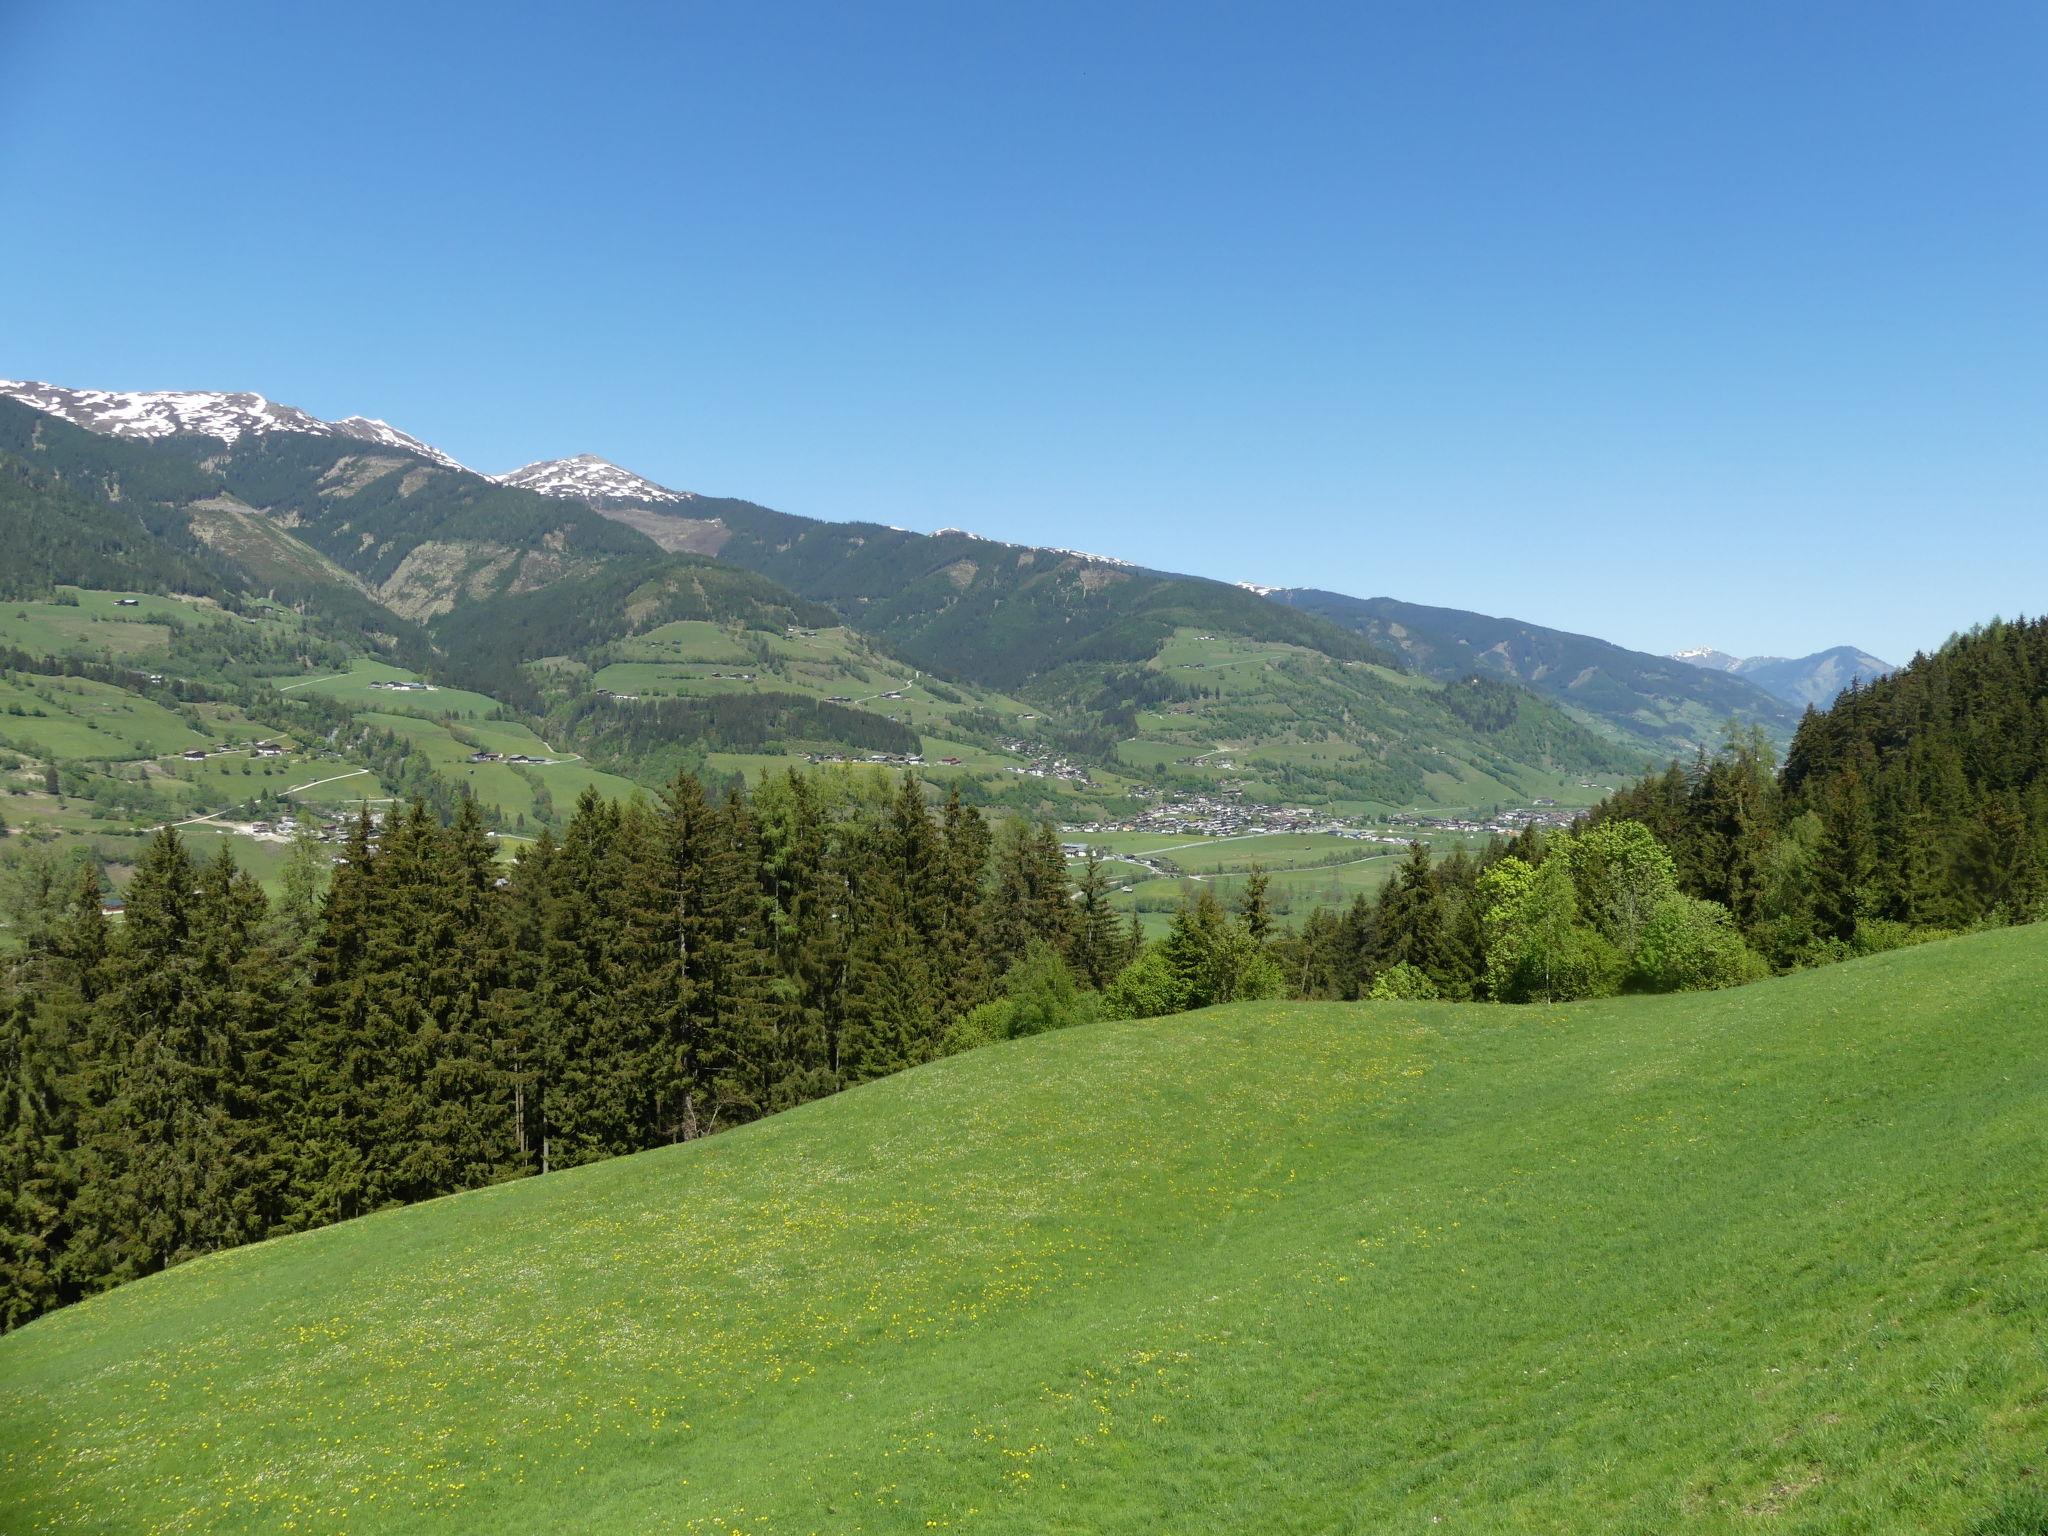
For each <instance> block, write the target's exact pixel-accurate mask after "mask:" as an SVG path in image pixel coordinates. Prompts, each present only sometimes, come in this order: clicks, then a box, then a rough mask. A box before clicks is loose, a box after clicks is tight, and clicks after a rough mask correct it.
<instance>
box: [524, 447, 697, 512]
mask: <svg viewBox="0 0 2048 1536" xmlns="http://www.w3.org/2000/svg"><path fill="white" fill-rule="evenodd" d="M492 478H494V479H495V480H497V482H498V483H499V484H500V485H516V486H518V487H519V488H520V489H521V490H526V491H538V492H539V493H540V494H541V495H543V496H554V497H558V498H560V499H561V500H563V501H581V502H586V503H588V504H589V505H591V506H600V505H619V504H623V503H630V504H632V505H634V506H642V507H645V506H657V507H659V506H673V505H678V504H680V503H682V502H686V501H695V500H696V499H697V493H696V492H695V491H675V490H670V489H669V488H668V487H667V486H665V485H658V484H656V483H655V482H654V481H652V480H649V479H648V478H647V477H646V476H645V475H636V474H634V473H633V472H632V471H631V470H630V469H624V468H621V467H620V466H619V465H617V464H614V463H612V461H611V460H610V459H602V458H599V457H598V456H597V455H596V454H594V453H579V454H577V455H576V456H575V457H574V458H569V459H540V460H536V461H535V462H534V463H532V464H523V465H521V466H520V467H519V468H518V469H515V470H513V471H511V472H510V473H509V474H503V475H496V476H493V477H492Z"/></svg>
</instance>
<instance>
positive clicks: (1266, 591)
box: [1237, 581, 1286, 597]
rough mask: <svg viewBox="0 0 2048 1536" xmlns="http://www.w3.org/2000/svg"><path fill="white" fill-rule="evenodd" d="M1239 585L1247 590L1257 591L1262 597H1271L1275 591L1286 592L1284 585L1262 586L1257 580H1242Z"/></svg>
mask: <svg viewBox="0 0 2048 1536" xmlns="http://www.w3.org/2000/svg"><path fill="white" fill-rule="evenodd" d="M1237 585H1238V586H1240V587H1243V588H1244V589H1245V591H1247V592H1256V593H1257V594H1258V595H1259V596H1260V597H1271V596H1272V595H1273V594H1274V593H1275V592H1284V591H1285V590H1286V588H1284V587H1262V586H1260V585H1259V584H1258V583H1257V582H1256V581H1240V582H1238V583H1237Z"/></svg>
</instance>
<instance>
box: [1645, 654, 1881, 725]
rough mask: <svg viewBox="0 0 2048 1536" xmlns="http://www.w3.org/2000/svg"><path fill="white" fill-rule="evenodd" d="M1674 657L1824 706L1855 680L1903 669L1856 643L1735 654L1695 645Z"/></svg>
mask: <svg viewBox="0 0 2048 1536" xmlns="http://www.w3.org/2000/svg"><path fill="white" fill-rule="evenodd" d="M1671 659H1672V660H1673V661H1683V662H1689V663H1690V664H1692V665H1693V666H1695V667H1705V668H1706V669H1707V670H1708V671H1709V672H1733V673H1734V674H1736V675H1737V676H1738V677H1746V678H1748V679H1749V680H1750V681H1751V682H1752V683H1755V684H1756V685H1757V686H1758V687H1759V688H1761V689H1763V690H1764V692H1766V693H1769V694H1774V695H1776V696H1777V697H1778V698H1781V699H1783V700H1784V701H1785V702H1786V703H1788V704H1801V705H1804V704H1813V705H1817V706H1819V707H1820V708H1822V709H1825V708H1827V707H1828V705H1830V704H1832V703H1833V702H1834V701H1835V696H1836V695H1837V694H1839V693H1840V692H1841V691H1842V690H1843V689H1844V688H1847V687H1848V686H1849V684H1850V682H1851V681H1852V680H1855V679H1861V680H1862V681H1863V682H1866V683H1870V682H1875V681H1876V680H1877V679H1878V678H1880V677H1884V676H1886V675H1887V674H1889V673H1892V672H1896V671H1897V670H1898V668H1896V667H1894V666H1893V665H1892V664H1891V663H1890V662H1888V661H1880V660H1878V658H1877V657H1875V656H1873V655H1871V654H1870V652H1868V651H1865V650H1859V649H1858V648H1857V647H1855V646H1853V645H1837V646H1834V647H1832V648H1830V649H1828V650H1825V651H1815V652H1814V653H1813V654H1812V655H1811V656H1791V657H1787V656H1730V655H1729V654H1728V653H1727V652H1726V651H1717V650H1715V649H1714V648H1713V647H1712V646H1710V645H1696V646H1694V647H1692V648H1691V649H1690V650H1685V651H1674V652H1672V653H1671Z"/></svg>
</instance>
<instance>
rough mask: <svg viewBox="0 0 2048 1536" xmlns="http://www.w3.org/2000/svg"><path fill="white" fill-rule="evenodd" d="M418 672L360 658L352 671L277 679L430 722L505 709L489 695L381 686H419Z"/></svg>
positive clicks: (365, 706) (363, 706)
mask: <svg viewBox="0 0 2048 1536" xmlns="http://www.w3.org/2000/svg"><path fill="white" fill-rule="evenodd" d="M418 682H420V676H419V674H418V673H417V672H408V671H406V670H405V668H403V667H394V666H392V665H391V664H390V663H389V662H384V661H373V660H371V659H370V658H368V657H361V656H359V657H357V658H356V660H355V661H354V662H353V663H352V664H351V665H350V667H349V670H348V671H346V672H343V673H339V674H331V673H330V674H324V675H323V674H315V675H314V676H312V677H288V678H279V679H277V686H278V687H280V688H289V689H298V688H305V689H309V690H311V691H312V692H314V693H324V694H327V695H329V696H331V697H333V698H337V699H342V700H345V701H346V702H347V703H350V704H352V705H354V706H355V707H356V708H357V709H360V710H365V711H375V712H379V713H383V714H403V715H420V716H423V717H425V718H427V719H431V720H439V719H442V718H443V717H445V716H450V715H453V716H456V717H458V718H462V719H473V718H478V717H481V716H484V715H490V714H495V713H496V712H497V711H498V709H499V708H500V707H501V706H500V705H499V703H498V701H497V700H496V699H494V698H491V697H489V696H488V695H486V694H481V693H471V692H469V691H468V690H467V689H464V688H442V687H438V686H430V687H422V688H421V689H419V691H417V692H401V691H398V690H395V689H393V688H390V687H379V686H378V685H379V684H390V683H418Z"/></svg>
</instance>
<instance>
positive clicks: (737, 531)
mask: <svg viewBox="0 0 2048 1536" xmlns="http://www.w3.org/2000/svg"><path fill="white" fill-rule="evenodd" d="M514 477H517V478H518V479H519V481H520V483H521V484H523V485H526V486H529V487H531V488H533V489H535V490H539V491H541V492H543V493H544V494H546V495H549V496H554V497H559V498H561V499H563V500H569V501H576V502H580V503H582V504H584V505H586V506H589V507H592V508H593V509H594V510H596V511H598V512H600V513H602V514H603V515H605V516H607V517H611V518H614V519H616V520H618V521H621V522H625V523H627V524H629V526H631V527H633V528H634V529H635V530H637V531H639V532H642V533H645V534H646V535H647V536H648V537H649V538H651V539H653V540H654V541H655V542H656V543H657V544H659V545H661V546H662V547H663V548H665V549H671V550H689V551H692V552H696V553H702V554H709V555H715V556H717V557H718V558H719V559H720V560H723V561H726V562H728V563H730V564H733V565H740V566H744V567H746V568H747V569H748V570H751V571H756V572H758V573H760V574H761V575H763V576H766V577H768V578H770V579H771V580H773V581H776V582H779V583H781V584H782V585H783V586H785V587H787V588H789V590H790V591H792V592H794V593H796V594H797V595H799V596H800V597H805V598H808V599H810V600H812V601H813V602H820V603H824V604H826V605H828V606H829V607H831V608H832V609H833V610H834V611H836V612H837V613H838V614H839V615H840V616H841V617H842V618H844V619H845V620H846V621H847V622H848V623H849V624H853V625H855V626H856V627H858V628H859V629H861V630H862V631H864V632H865V633H867V634H869V635H872V636H874V637H875V638H877V639H879V640H881V641H882V642H884V643H885V644H887V645H888V646H889V647H890V648H891V649H892V650H893V651H894V652H896V654H898V655H900V656H903V657H904V658H905V659H906V660H909V661H911V662H913V663H915V664H916V665H918V666H921V667H924V668H926V669H927V670H929V671H934V672H938V673H940V674H942V675H944V676H948V677H961V678H965V679H967V680H969V681H972V682H977V683H982V684H985V685H987V686H990V687H996V688H1015V687H1019V686H1021V685H1022V684H1024V683H1025V682H1027V681H1028V680H1030V679H1031V678H1033V677H1036V676H1039V675H1041V674H1044V673H1046V672H1050V671H1053V670H1055V669H1057V668H1059V667H1063V666H1067V665H1070V664H1075V663H1132V664H1135V663H1142V662H1145V661H1147V660H1149V659H1150V658H1151V657H1152V656H1153V655H1155V654H1156V653H1157V652H1158V650H1159V648H1160V646H1162V645H1163V644H1165V642H1166V640H1167V639H1168V638H1169V637H1170V636H1171V635H1172V634H1173V632H1174V631H1175V630H1176V629H1179V628H1192V629H1198V630H1204V631H1221V632H1225V633H1228V634H1231V635H1235V636H1239V637H1242V638H1245V639H1250V640H1261V641H1274V642H1279V643H1283V644H1294V645H1301V646H1305V647H1308V648H1310V649H1313V650H1317V651H1320V652H1322V653H1323V654H1325V655H1328V656H1333V657H1336V658H1338V659H1340V660H1350V661H1374V660H1382V659H1384V653H1383V652H1382V651H1381V650H1380V649H1379V648H1378V647H1376V646H1372V645H1369V644H1367V643H1365V642H1364V641H1362V640H1361V639H1360V638H1359V637H1358V636H1357V635H1354V634H1351V633H1348V632H1346V631H1345V630H1344V629H1343V628H1341V627H1340V626H1338V625H1335V624H1332V623H1330V622H1328V621H1327V620H1324V619H1322V618H1320V617H1317V616H1314V615H1310V614H1286V613H1284V612H1282V611H1277V610H1276V608H1275V605H1272V604H1268V603H1265V602H1263V601H1262V600H1261V599H1260V598H1259V597H1258V596H1257V595H1256V594H1255V593H1251V592H1246V591H1243V590H1242V589H1240V588H1238V587H1236V586H1233V585H1231V584H1229V583H1227V582H1220V581H1210V580H1207V579H1205V578H1202V577H1196V576H1180V575H1175V574H1172V573H1170V572H1163V571H1151V570H1145V569H1142V568H1140V567H1138V566H1134V565H1132V564H1130V563H1129V562H1128V561H1123V560H1117V559H1113V558H1111V557H1108V556H1104V555H1089V554H1082V553H1080V552H1078V551H1074V550H1065V549H1054V548H1049V547H1042V546H1036V545H1023V544H1010V543H1005V542H1004V541H1002V540H999V539H989V538H983V537H981V536H980V535H978V534H972V533H967V532H964V531H963V530H961V529H958V528H947V529H942V530H940V531H939V532H937V533H930V534H925V533H913V532H911V531H909V530H908V529H904V528H895V527H890V526H887V525H884V524H881V523H832V522H825V521H821V520H819V519H817V518H810V517H800V516H796V515H794V514H791V513H787V512H777V511H774V510H772V509H770V508H768V507H763V506H758V505H756V504H755V503H753V502H748V501H741V500H737V499H733V498H729V497H718V496H704V495H699V494H694V493H689V492H683V491H676V490H672V489H670V488H668V487H666V486H662V485H657V484H656V483H655V482H653V481H650V480H647V479H645V478H644V477H642V476H639V475H635V474H633V473H632V472H631V471H628V470H623V469H621V468H619V466H617V465H615V464H611V463H609V462H607V461H605V460H603V459H598V458H595V457H594V456H590V455H585V456H583V457H581V458H577V459H561V460H553V461H550V462H546V463H542V464H534V465H528V466H527V467H526V468H525V469H521V470H516V471H514V472H513V476H508V477H507V480H508V481H510V480H511V479H513V478H514Z"/></svg>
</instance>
